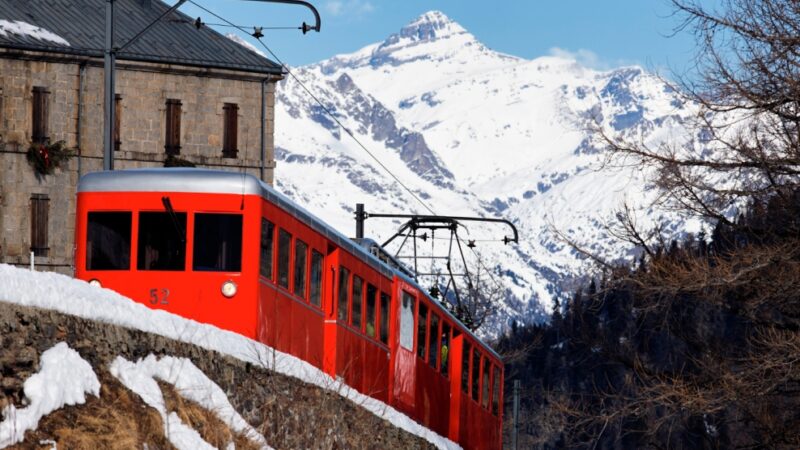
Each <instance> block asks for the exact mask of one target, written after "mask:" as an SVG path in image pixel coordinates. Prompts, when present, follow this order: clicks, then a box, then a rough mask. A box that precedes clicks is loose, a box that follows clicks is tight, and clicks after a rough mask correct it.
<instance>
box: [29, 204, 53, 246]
mask: <svg viewBox="0 0 800 450" xmlns="http://www.w3.org/2000/svg"><path fill="white" fill-rule="evenodd" d="M49 209H50V198H49V197H48V196H47V194H33V195H31V251H32V252H33V255H34V256H47V253H48V252H49V250H50V248H49V247H48V246H47V228H48V212H49Z"/></svg>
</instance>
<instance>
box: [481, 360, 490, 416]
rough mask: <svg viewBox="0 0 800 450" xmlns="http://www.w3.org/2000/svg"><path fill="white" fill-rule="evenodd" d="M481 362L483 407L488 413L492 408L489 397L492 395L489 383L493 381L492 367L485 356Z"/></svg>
mask: <svg viewBox="0 0 800 450" xmlns="http://www.w3.org/2000/svg"><path fill="white" fill-rule="evenodd" d="M481 361H482V362H481V407H483V409H485V410H487V411H488V410H489V407H490V404H489V400H490V397H489V396H490V395H491V392H490V390H491V385H490V384H489V383H491V381H492V380H491V376H490V372H489V371H490V370H491V367H492V365H491V362H489V358H487V357H486V356H485V355H484V356H482V357H481Z"/></svg>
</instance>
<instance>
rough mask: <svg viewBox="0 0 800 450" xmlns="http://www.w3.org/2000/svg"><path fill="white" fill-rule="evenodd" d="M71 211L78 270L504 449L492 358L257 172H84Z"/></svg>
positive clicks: (455, 433) (445, 429) (446, 432)
mask: <svg viewBox="0 0 800 450" xmlns="http://www.w3.org/2000/svg"><path fill="white" fill-rule="evenodd" d="M76 220H77V223H76V239H75V242H76V243H77V244H76V253H75V267H76V276H77V277H78V278H80V279H83V280H86V281H89V282H92V283H95V284H100V285H102V286H104V287H107V288H110V289H114V290H115V291H118V292H120V293H122V294H123V295H126V296H128V297H130V298H132V299H134V300H136V301H138V302H141V303H143V304H145V305H148V306H150V307H152V308H157V309H164V310H167V311H171V312H174V313H176V314H180V315H182V316H184V317H187V318H190V319H194V320H198V321H201V322H205V323H209V324H212V325H215V326H218V327H220V328H224V329H227V330H231V331H235V332H237V333H241V334H243V335H245V336H247V337H250V338H253V339H257V340H259V341H261V342H263V343H265V344H267V345H270V346H273V347H275V348H277V349H278V350H281V351H284V352H286V353H290V354H292V355H295V356H297V357H299V358H302V359H304V360H306V361H308V362H309V363H311V364H313V365H315V366H317V367H319V368H320V369H322V370H323V371H325V372H326V373H328V374H329V375H330V376H332V377H337V376H338V377H341V378H343V379H344V380H345V382H346V383H347V384H348V385H350V386H352V387H354V388H355V389H358V390H359V391H360V392H363V393H365V394H367V395H370V396H372V397H375V398H377V399H380V400H382V401H385V402H387V403H389V404H390V405H392V406H394V407H395V408H397V409H399V410H401V411H403V412H405V413H406V414H408V415H409V416H410V417H412V418H414V419H415V420H417V421H418V422H420V423H422V424H423V425H425V426H427V427H429V428H431V429H433V430H434V431H436V432H437V433H439V434H441V435H443V436H447V437H449V438H450V439H452V440H454V441H456V442H458V443H460V444H461V445H462V446H464V447H465V448H470V449H472V448H475V449H478V448H480V449H484V448H500V447H501V445H502V441H501V432H502V408H501V407H500V405H502V404H503V403H502V402H503V398H502V396H503V394H502V393H503V364H502V361H501V359H500V357H499V356H498V355H497V354H496V353H494V352H493V351H492V350H491V349H490V348H488V347H487V346H486V345H484V344H483V343H482V342H481V341H480V340H479V339H478V338H476V337H475V336H474V335H472V334H471V333H470V332H469V331H468V330H467V329H466V328H464V326H463V325H462V324H461V323H460V322H458V321H457V320H456V319H455V318H454V317H453V316H451V315H450V314H449V313H448V312H447V310H445V309H444V308H442V307H441V305H440V304H439V303H438V302H437V301H435V300H433V299H431V298H430V297H429V296H428V295H427V294H425V292H424V290H423V289H422V288H420V286H419V285H417V284H416V283H415V282H414V281H413V280H412V279H411V278H409V277H408V276H407V275H406V274H405V273H404V272H402V271H400V270H397V266H395V265H389V264H387V263H385V262H383V261H382V260H381V259H380V258H378V257H376V256H375V255H373V254H372V253H371V251H376V247H377V246H375V245H374V244H373V243H371V242H370V241H366V240H365V241H363V242H358V243H357V242H354V241H353V240H350V239H348V238H346V237H345V236H343V235H341V234H340V233H338V232H336V231H335V230H334V229H333V228H331V227H330V226H328V225H326V224H325V223H324V222H322V221H321V220H319V219H318V218H316V217H314V216H313V215H311V214H310V213H308V212H306V211H305V210H304V209H302V208H300V207H299V206H297V205H296V204H295V203H293V202H292V201H291V200H289V199H287V198H286V197H284V196H283V195H281V194H279V193H277V192H276V191H275V190H273V189H272V188H270V187H269V186H267V185H265V184H263V183H261V182H260V181H258V180H257V179H256V178H254V177H252V176H248V175H243V174H236V173H230V172H218V171H209V170H198V169H149V170H128V171H116V172H98V173H92V174H88V175H86V176H84V177H83V178H82V179H81V181H80V184H79V186H78V211H77V219H76ZM378 251H379V249H378ZM379 256H381V255H379ZM382 256H384V258H383V259H385V255H382Z"/></svg>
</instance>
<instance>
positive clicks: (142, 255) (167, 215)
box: [135, 211, 189, 272]
mask: <svg viewBox="0 0 800 450" xmlns="http://www.w3.org/2000/svg"><path fill="white" fill-rule="evenodd" d="M156 215H158V216H163V217H162V218H163V219H164V220H163V223H162V224H160V225H162V226H163V228H164V229H167V230H170V232H177V235H176V236H174V237H176V238H181V239H182V241H183V242H182V244H183V249H182V253H181V254H180V255H177V256H176V257H175V258H174V261H175V262H179V263H180V265H179V266H177V265H176V266H174V267H168V268H163V267H157V268H152V266H150V267H145V264H146V261H148V258H147V257H146V254H147V248H146V245H147V242H149V240H147V239H143V238H142V233H143V232H144V231H143V230H145V228H144V227H143V226H142V223H144V222H147V221H146V220H143V217H150V216H153V217H155V216H156ZM136 223H137V226H136V230H135V231H136V270H137V271H141V272H185V271H186V259H187V258H188V251H187V245H188V239H186V236H187V234H186V233H187V230H188V228H189V214H188V213H187V212H186V211H172V212H167V211H139V212H138V213H137V222H136ZM181 227H182V228H181ZM176 228H177V229H176ZM166 233H168V232H166ZM166 233H165V232H163V231H162V232H161V233H160V235H161V236H163V235H164V234H166ZM143 245H144V246H145V247H143ZM156 250H157V249H156ZM169 250H175V249H169ZM178 256H179V257H178Z"/></svg>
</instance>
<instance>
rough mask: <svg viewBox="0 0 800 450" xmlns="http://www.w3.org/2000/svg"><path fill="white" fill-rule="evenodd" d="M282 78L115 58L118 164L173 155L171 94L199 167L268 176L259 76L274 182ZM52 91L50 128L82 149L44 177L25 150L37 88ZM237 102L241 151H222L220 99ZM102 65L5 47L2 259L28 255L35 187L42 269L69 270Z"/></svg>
mask: <svg viewBox="0 0 800 450" xmlns="http://www.w3.org/2000/svg"><path fill="white" fill-rule="evenodd" d="M276 81H277V80H276V78H275V77H272V78H268V76H267V75H263V74H256V73H242V72H236V71H229V70H218V69H205V68H192V67H187V66H177V65H168V64H152V63H131V62H125V61H120V62H119V63H118V65H117V89H116V90H117V93H118V94H119V95H121V114H120V119H121V120H120V123H121V125H120V141H121V144H120V149H119V151H116V152H114V153H115V168H116V169H126V168H140V167H162V166H163V162H164V159H165V157H166V154H165V150H164V136H165V133H166V123H165V122H166V101H167V99H178V100H180V101H181V103H182V107H181V127H180V136H181V137H180V140H181V150H180V155H179V156H180V157H181V158H183V159H186V160H188V161H190V162H192V163H194V164H196V165H197V166H199V167H208V168H216V169H229V170H236V171H246V172H247V173H250V174H253V175H255V176H260V175H261V165H262V161H261V139H262V117H261V116H262V114H261V109H262V83H264V88H265V92H266V95H265V96H264V97H263V101H264V102H265V105H266V108H265V110H266V116H265V118H264V121H263V133H264V144H265V153H266V158H265V160H264V162H263V165H264V167H265V170H264V174H263V179H264V181H266V182H267V183H270V184H271V183H272V181H273V169H274V167H275V161H274V140H273V134H274V117H275V115H274V106H275V82H276ZM34 86H43V87H46V88H47V89H48V90H49V91H50V94H49V95H48V101H49V114H48V136H49V138H50V141H51V142H56V141H59V140H64V141H65V142H66V144H67V146H68V147H70V148H74V149H75V150H76V151H77V153H78V156H77V157H75V158H73V159H72V160H70V161H69V162H68V163H67V164H66V165H65V166H63V167H62V168H60V169H56V171H55V173H54V174H53V175H47V176H38V175H37V174H36V173H35V172H34V170H33V169H32V168H31V167H30V166H29V164H28V163H27V161H26V158H25V152H26V151H27V150H28V148H29V147H30V145H31V140H32V138H31V133H32V111H33V87H34ZM225 103H236V104H237V105H238V106H239V111H238V150H239V151H238V155H237V157H236V158H223V155H222V136H223V105H224V104H225ZM102 157H103V68H102V65H101V64H100V61H97V60H93V59H90V58H79V57H66V56H64V55H57V54H43V53H33V52H22V51H10V50H3V49H0V262H5V263H9V264H17V265H27V264H29V260H30V256H29V255H30V246H31V242H30V240H31V211H30V199H31V195H32V194H47V195H48V196H49V199H50V201H49V205H50V208H49V221H50V223H49V226H48V230H49V233H48V234H49V242H48V244H49V248H50V250H49V254H48V255H47V256H46V257H36V258H35V263H36V264H37V265H38V266H39V267H41V268H45V269H50V270H56V271H59V272H62V273H67V274H70V273H72V266H71V265H72V261H73V248H74V222H75V220H74V210H75V191H76V186H77V181H78V179H79V178H80V176H81V175H82V174H85V173H87V172H92V171H98V170H102V167H103V161H102Z"/></svg>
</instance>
